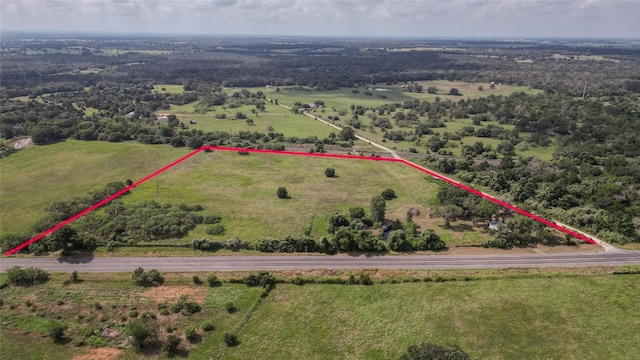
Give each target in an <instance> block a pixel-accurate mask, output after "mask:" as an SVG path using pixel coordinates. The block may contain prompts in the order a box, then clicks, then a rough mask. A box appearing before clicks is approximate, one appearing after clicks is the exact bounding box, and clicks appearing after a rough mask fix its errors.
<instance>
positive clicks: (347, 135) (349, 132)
mask: <svg viewBox="0 0 640 360" xmlns="http://www.w3.org/2000/svg"><path fill="white" fill-rule="evenodd" d="M338 138H339V139H340V140H342V141H349V140H355V139H356V133H355V132H354V131H353V129H352V128H350V127H348V126H345V127H344V128H342V130H341V131H340V134H338Z"/></svg>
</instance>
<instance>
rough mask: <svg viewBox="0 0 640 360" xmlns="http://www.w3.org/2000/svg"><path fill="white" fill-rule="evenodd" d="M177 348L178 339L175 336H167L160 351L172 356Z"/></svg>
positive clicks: (178, 344)
mask: <svg viewBox="0 0 640 360" xmlns="http://www.w3.org/2000/svg"><path fill="white" fill-rule="evenodd" d="M178 346H180V338H179V337H177V336H175V335H169V336H167V342H166V343H165V344H164V345H162V350H163V351H166V352H167V353H168V354H173V353H175V352H176V351H177V350H178Z"/></svg>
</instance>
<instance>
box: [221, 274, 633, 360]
mask: <svg viewBox="0 0 640 360" xmlns="http://www.w3.org/2000/svg"><path fill="white" fill-rule="evenodd" d="M638 284H640V276H638V275H629V276H618V277H616V276H592V277H574V278H551V279H547V278H537V279H497V280H486V281H479V282H455V283H426V284H425V283H417V284H415V283H414V284H385V285H373V286H371V287H362V286H356V287H347V286H339V285H304V286H295V285H288V286H279V287H278V289H277V290H276V291H275V292H274V293H273V295H272V296H270V297H269V298H268V300H267V302H266V303H265V304H264V305H263V306H262V307H261V308H260V309H259V311H258V312H256V314H254V316H253V317H252V318H251V320H250V321H249V323H248V324H247V326H246V329H245V330H244V331H243V332H242V333H241V334H240V340H241V341H242V344H241V345H240V346H239V347H237V348H234V349H231V350H230V351H228V352H227V353H226V355H227V356H226V357H225V358H228V359H245V358H250V357H251V356H252V354H261V356H264V358H279V359H287V358H304V359H337V358H340V359H392V358H398V357H399V356H400V355H401V354H402V353H403V352H404V351H405V350H406V348H408V347H409V346H410V345H412V344H419V343H421V342H423V341H427V342H433V343H437V344H446V343H453V344H457V345H459V346H461V347H462V348H463V349H464V350H465V351H466V352H467V353H469V355H470V356H471V358H473V359H550V358H562V359H637V358H638V357H640V349H638V347H637V344H638V343H639V342H640V335H638V334H640V319H639V318H638V317H637V316H632V315H631V314H636V313H638V312H639V311H640V305H639V303H638V302H637V293H638V291H640V288H639V285H638Z"/></svg>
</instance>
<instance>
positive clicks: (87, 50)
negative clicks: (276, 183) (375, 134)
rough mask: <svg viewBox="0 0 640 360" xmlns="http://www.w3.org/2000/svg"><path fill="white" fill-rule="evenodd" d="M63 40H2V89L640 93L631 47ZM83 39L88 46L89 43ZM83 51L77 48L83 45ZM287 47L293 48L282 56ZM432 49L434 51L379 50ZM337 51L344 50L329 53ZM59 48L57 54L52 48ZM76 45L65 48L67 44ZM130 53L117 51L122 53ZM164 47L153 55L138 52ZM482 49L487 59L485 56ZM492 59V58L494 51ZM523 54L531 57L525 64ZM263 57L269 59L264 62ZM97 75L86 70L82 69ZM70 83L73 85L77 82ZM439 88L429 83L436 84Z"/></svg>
mask: <svg viewBox="0 0 640 360" xmlns="http://www.w3.org/2000/svg"><path fill="white" fill-rule="evenodd" d="M56 40H57V39H47V40H40V41H33V39H29V41H23V40H22V39H20V38H19V37H16V38H12V39H6V40H5V39H3V48H5V50H6V51H5V52H6V55H7V56H5V60H4V61H3V64H2V72H0V83H1V84H3V88H4V89H3V91H4V92H5V93H6V94H8V95H11V96H22V95H26V94H34V93H38V92H37V91H34V90H32V89H33V88H36V87H51V85H50V84H51V83H57V82H60V83H70V84H73V85H74V86H77V85H81V86H83V87H87V86H92V85H95V84H96V83H97V82H99V81H101V80H102V79H103V78H106V79H107V80H109V81H113V82H119V83H140V82H143V81H148V80H153V81H157V82H160V83H172V84H182V83H184V84H185V86H189V89H192V87H191V84H192V83H193V82H194V80H193V79H199V80H201V81H206V82H209V83H218V84H222V85H224V86H230V87H231V86H241V87H256V86H264V85H265V84H269V83H272V84H273V85H274V86H295V85H308V86H312V87H313V88H315V89H321V90H324V89H336V88H338V87H348V86H352V85H354V84H358V85H366V84H369V82H370V79H371V78H370V76H371V75H373V76H374V78H375V79H376V82H378V83H380V82H386V83H400V82H408V83H409V85H412V86H411V87H408V88H407V90H411V91H421V89H419V88H416V87H415V83H413V81H417V80H432V79H448V80H461V81H472V82H478V81H482V82H491V81H496V82H501V83H504V84H507V83H511V84H518V85H531V86H534V87H536V88H541V89H544V90H546V91H549V92H550V93H557V92H565V93H570V94H571V96H580V95H581V92H582V88H583V86H584V76H583V74H585V73H587V74H589V80H590V83H589V86H590V91H592V92H594V93H596V94H598V95H603V94H608V93H610V92H613V91H614V92H617V93H624V92H629V91H637V90H636V89H637V86H636V85H635V84H634V83H633V82H629V80H630V79H634V75H637V73H636V72H635V69H636V68H637V63H638V51H639V50H638V49H637V48H635V47H632V46H626V45H627V44H624V43H620V44H611V46H606V47H602V46H599V44H598V45H594V46H590V45H588V44H570V43H563V42H556V43H554V44H543V43H541V42H527V43H523V42H513V43H504V42H499V43H498V42H491V41H488V42H487V41H475V42H474V41H471V42H469V41H465V42H464V45H462V48H463V49H464V50H465V51H463V52H462V51H455V50H448V49H451V48H460V47H461V45H460V44H458V43H456V42H455V41H451V40H429V41H384V42H382V41H379V40H372V41H371V42H368V41H365V42H363V41H362V39H358V40H349V39H341V40H337V39H332V40H319V39H315V40H307V41H300V42H296V43H295V44H281V43H280V42H277V41H272V40H269V39H251V40H247V39H241V40H238V41H236V42H234V43H233V44H230V43H228V39H224V40H223V39H214V38H209V39H206V38H198V39H196V38H193V39H184V38H181V39H171V38H166V39H162V38H158V39H147V40H144V41H141V39H138V38H136V39H131V40H128V39H119V40H118V41H105V40H103V39H94V38H85V39H77V40H72V39H67V40H64V42H61V41H56ZM81 41H82V43H81ZM79 47H80V48H82V49H83V50H82V51H78V50H77V49H78V48H79ZM283 47H284V48H286V50H287V51H285V52H280V51H279V50H282V49H283ZM397 47H400V48H403V47H423V48H433V49H442V50H433V51H386V50H380V51H378V50H374V49H386V48H397ZM326 48H334V49H336V51H326V50H325V49H326ZM52 49H55V50H56V51H49V50H52ZM65 49H66V50H67V51H66V52H65V51H62V50H65ZM114 49H116V50H120V51H122V54H118V55H117V56H111V55H110V53H111V52H112V51H113V50H114ZM150 49H151V50H159V49H161V50H164V52H163V53H162V54H150V53H145V52H138V51H136V50H150ZM556 53H561V54H576V53H586V54H601V55H603V56H606V57H607V58H609V59H613V60H621V61H616V62H612V61H570V60H559V59H555V58H553V56H552V55H553V54H556ZM477 55H480V56H477ZM486 55H490V56H486ZM514 58H529V59H531V60H533V62H530V63H519V62H516V61H513V59H514ZM256 59H259V60H260V61H256ZM89 68H91V69H98V71H97V72H96V71H90V72H78V71H74V70H78V69H81V70H82V69H89ZM310 68H312V69H315V71H309V70H308V69H310ZM71 88H74V87H73V86H72V87H71ZM427 91H428V92H430V89H427Z"/></svg>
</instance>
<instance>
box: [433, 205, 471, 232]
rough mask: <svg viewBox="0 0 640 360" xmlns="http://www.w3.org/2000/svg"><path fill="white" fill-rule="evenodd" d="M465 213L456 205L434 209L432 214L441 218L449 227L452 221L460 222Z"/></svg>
mask: <svg viewBox="0 0 640 360" xmlns="http://www.w3.org/2000/svg"><path fill="white" fill-rule="evenodd" d="M463 213H464V210H463V209H462V208H461V207H459V206H456V205H443V206H437V207H435V208H434V209H433V212H432V213H431V214H432V215H433V216H435V217H441V218H443V219H444V225H445V226H447V227H448V226H449V224H450V223H451V222H452V221H456V220H458V218H459V217H460V216H462V214H463Z"/></svg>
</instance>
